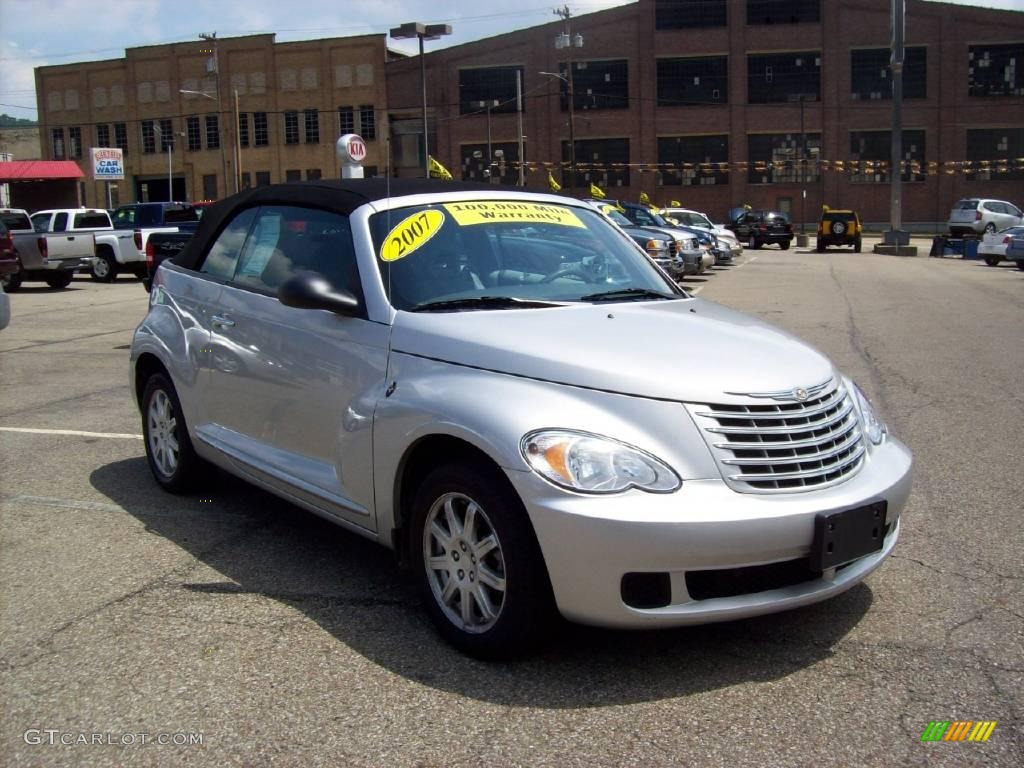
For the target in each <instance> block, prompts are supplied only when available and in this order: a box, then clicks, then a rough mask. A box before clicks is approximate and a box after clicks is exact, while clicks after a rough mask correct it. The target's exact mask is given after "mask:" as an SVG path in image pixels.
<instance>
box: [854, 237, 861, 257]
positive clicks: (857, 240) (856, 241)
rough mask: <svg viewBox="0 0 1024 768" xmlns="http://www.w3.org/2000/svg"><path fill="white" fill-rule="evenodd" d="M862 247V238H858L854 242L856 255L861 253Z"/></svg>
mask: <svg viewBox="0 0 1024 768" xmlns="http://www.w3.org/2000/svg"><path fill="white" fill-rule="evenodd" d="M860 245H861V243H860V238H859V237H858V238H857V239H856V240H854V241H853V252H854V253H860Z"/></svg>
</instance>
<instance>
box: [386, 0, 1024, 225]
mask: <svg viewBox="0 0 1024 768" xmlns="http://www.w3.org/2000/svg"><path fill="white" fill-rule="evenodd" d="M889 15H890V2H889V0H827V2H826V1H825V0H640V1H639V2H638V3H635V4H632V5H628V6H623V7H620V8H614V9H610V10H607V11H602V12H598V13H593V14H588V15H585V16H580V17H578V18H573V19H571V21H570V24H571V30H569V31H570V32H571V34H572V36H573V37H575V35H576V33H580V34H581V35H582V38H583V40H582V42H583V45H582V47H579V48H576V47H572V46H570V47H569V48H562V49H556V48H555V45H554V41H555V37H556V35H558V34H559V33H561V32H563V31H566V30H565V26H566V25H565V23H564V22H563V21H553V22H552V23H550V24H545V25H543V26H539V27H533V28H530V29H524V30H520V31H516V32H510V33H508V34H504V35H500V36H498V37H492V38H488V39H486V40H480V41H476V42H473V43H467V44H464V45H460V46H456V47H452V48H447V49H442V50H439V51H436V52H429V53H427V56H426V61H427V70H428V102H429V103H430V104H431V105H432V107H431V110H430V111H431V139H430V140H431V154H433V155H434V156H435V157H437V158H438V159H440V160H441V161H442V162H443V163H444V164H445V165H446V166H448V167H449V168H450V170H451V171H452V173H453V174H454V175H455V176H456V178H458V177H459V176H460V175H461V176H463V177H464V178H480V177H481V174H482V171H483V170H484V168H485V167H486V165H487V162H486V158H485V157H484V156H485V155H486V151H487V124H488V123H489V124H490V133H491V152H492V161H493V159H494V158H493V155H494V154H495V151H496V150H497V149H501V151H502V156H503V158H504V159H505V161H506V162H505V164H504V165H494V166H493V170H494V176H495V178H499V177H500V181H501V182H502V183H515V182H516V180H517V174H516V172H515V169H514V163H511V162H508V161H509V160H513V161H514V160H516V159H518V146H517V136H518V132H517V128H516V118H517V115H516V114H515V97H516V91H515V71H516V70H519V71H520V73H521V77H522V82H523V92H524V94H525V99H524V107H525V114H524V134H525V135H526V137H527V140H526V151H525V158H526V161H527V163H528V165H534V164H536V163H544V162H547V163H559V161H567V160H568V158H569V148H568V122H569V121H568V110H567V107H568V99H567V97H566V95H565V93H564V92H565V91H566V90H567V88H566V85H565V84H564V83H563V81H562V80H559V79H558V78H556V77H554V76H552V75H543V74H540V73H541V72H552V73H563V74H564V73H565V72H566V71H567V63H568V62H569V61H570V57H569V56H568V55H567V54H570V53H571V61H572V62H573V67H572V71H573V81H574V85H575V97H574V100H573V101H574V107H575V109H574V110H573V111H574V125H575V139H576V153H577V154H576V160H577V168H578V176H579V178H578V179H577V180H576V184H575V185H574V186H575V191H576V192H577V193H582V190H583V189H585V188H589V183H590V182H591V181H594V182H596V183H597V184H598V185H599V186H601V187H602V188H604V190H605V192H606V193H607V194H608V196H609V197H611V196H621V197H625V198H628V199H633V200H635V199H637V198H638V196H639V194H640V192H641V191H646V192H647V193H648V194H649V195H650V196H651V198H652V199H653V200H655V201H657V202H663V203H665V202H667V201H669V200H680V201H682V202H683V203H684V204H685V205H688V206H692V207H695V208H698V209H701V210H705V211H708V212H709V213H711V214H712V215H713V216H714V217H716V218H721V217H723V216H724V215H725V212H726V211H727V209H728V208H730V207H732V206H735V205H739V204H743V203H749V204H751V205H753V206H754V207H770V208H776V209H782V210H789V211H791V212H792V213H793V215H794V217H795V219H796V220H797V221H800V219H801V218H806V219H807V221H808V222H814V221H816V216H817V213H818V211H820V206H821V205H822V203H825V204H828V205H831V206H833V207H840V206H842V207H853V208H855V209H857V210H859V211H860V212H861V215H862V217H863V218H864V219H865V220H867V221H874V222H880V221H886V220H888V205H889V196H888V185H887V183H885V182H887V181H888V168H887V165H888V160H889V157H890V132H889V125H890V119H891V98H890V97H891V80H890V72H889V66H888V64H889V49H888V46H889V34H890V25H889ZM906 30H907V56H906V66H905V69H904V93H905V101H904V111H903V125H904V134H903V146H904V153H905V157H906V159H907V161H908V162H907V164H906V169H905V171H904V179H905V180H906V181H907V183H906V184H905V185H904V187H903V189H904V193H903V199H904V220H905V221H910V222H913V221H918V222H924V221H945V219H946V217H947V215H948V213H949V209H950V207H951V204H952V203H953V201H955V200H956V199H957V198H959V197H962V196H967V195H979V196H986V197H994V198H998V199H1011V200H1016V201H1017V203H1018V204H1022V203H1024V167H1021V165H1020V164H1019V163H1014V162H1013V161H1014V160H1016V159H1020V158H1024V13H1020V12H1016V11H996V10H988V9H982V8H975V7H965V6H961V5H952V4H945V3H933V2H919V1H918V0H909V2H908V3H907V24H906ZM427 45H428V50H429V46H430V45H431V44H430V43H428V44H427ZM387 72H388V82H387V89H388V104H389V113H390V114H391V116H392V120H393V121H394V122H393V124H394V125H398V124H400V122H401V121H407V122H408V125H410V126H413V125H415V116H416V111H415V110H416V106H417V105H418V104H419V102H420V96H419V63H418V61H417V59H416V57H412V58H409V59H406V60H401V61H393V62H391V63H390V64H389V65H388V70H387ZM495 103H497V104H498V106H494V104H495ZM488 104H489V105H491V106H490V107H489V108H488V106H487V105H488ZM1000 160H1002V161H1007V162H1005V163H999V162H997V161H1000ZM801 161H806V162H801ZM960 161H972V162H973V163H974V165H973V166H971V167H965V166H962V165H953V163H960ZM981 161H995V162H993V163H992V165H991V166H990V167H985V166H984V165H982V163H981ZM415 164H416V162H415V157H414V156H413V153H410V152H408V151H406V152H404V153H396V156H395V165H396V166H397V167H398V168H399V170H400V171H401V172H402V173H413V172H415V171H414V169H412V168H408V167H404V166H410V165H415ZM547 172H548V171H547V169H546V168H544V167H543V166H538V167H537V168H536V170H530V171H529V172H528V174H527V183H528V186H530V187H534V188H546V180H547ZM554 175H555V178H556V179H559V180H560V181H561V183H562V185H563V188H564V191H568V187H569V186H570V185H569V184H568V183H567V182H568V181H569V179H568V178H567V177H568V175H569V174H568V173H567V172H566V171H565V170H564V169H563V168H555V170H554ZM804 189H806V190H807V197H806V203H805V204H804V206H803V208H804V211H803V214H802V215H801V204H800V202H801V191H802V190H804Z"/></svg>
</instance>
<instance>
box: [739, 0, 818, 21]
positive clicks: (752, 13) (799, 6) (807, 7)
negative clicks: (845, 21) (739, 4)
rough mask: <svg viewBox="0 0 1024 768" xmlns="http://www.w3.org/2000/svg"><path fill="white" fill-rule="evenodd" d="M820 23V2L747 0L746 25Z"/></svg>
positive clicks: (815, 0)
mask: <svg viewBox="0 0 1024 768" xmlns="http://www.w3.org/2000/svg"><path fill="white" fill-rule="evenodd" d="M819 21H821V0H747V24H752V25H753V24H808V23H817V22H819Z"/></svg>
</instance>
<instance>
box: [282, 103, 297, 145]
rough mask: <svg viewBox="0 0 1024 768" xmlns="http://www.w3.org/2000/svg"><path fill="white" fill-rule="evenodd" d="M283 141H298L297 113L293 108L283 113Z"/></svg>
mask: <svg viewBox="0 0 1024 768" xmlns="http://www.w3.org/2000/svg"><path fill="white" fill-rule="evenodd" d="M284 143H285V144H298V143H299V113H298V112H296V111H295V110H294V109H292V110H289V111H287V112H285V113H284Z"/></svg>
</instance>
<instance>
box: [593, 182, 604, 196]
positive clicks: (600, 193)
mask: <svg viewBox="0 0 1024 768" xmlns="http://www.w3.org/2000/svg"><path fill="white" fill-rule="evenodd" d="M590 196H591V197H596V198H598V199H601V198H603V197H604V190H603V189H601V188H600V187H599V186H597V184H595V183H594V182H590Z"/></svg>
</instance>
